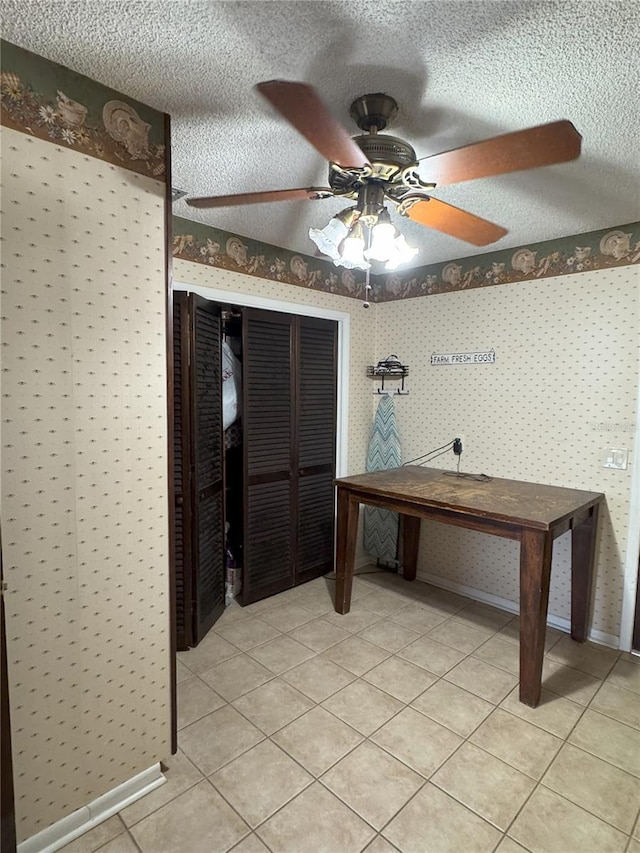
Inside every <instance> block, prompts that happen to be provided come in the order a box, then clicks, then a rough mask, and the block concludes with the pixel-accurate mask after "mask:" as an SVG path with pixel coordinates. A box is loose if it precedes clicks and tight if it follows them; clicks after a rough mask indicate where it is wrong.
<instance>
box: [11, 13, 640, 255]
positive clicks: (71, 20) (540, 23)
mask: <svg viewBox="0 0 640 853" xmlns="http://www.w3.org/2000/svg"><path fill="white" fill-rule="evenodd" d="M638 12H639V6H638V3H637V2H636V0H617V2H616V0H613V2H609V0H594V1H593V2H590V0H578V2H573V0H558V2H546V1H545V2H532V0H523V1H522V2H510V0H504V2H502V0H497V2H492V0H478V2H475V1H474V0H471V2H465V0H433V1H432V2H418V0H414V2H388V1H387V0H360V2H304V1H303V0H298V2H207V0H189V1H188V2H187V1H186V0H185V2H176V0H173V2H171V0H143V2H140V0H138V1H137V2H136V0H126V2H121V0H56V2H51V0H0V14H1V16H2V35H3V37H4V38H5V39H7V40H8V41H12V42H14V43H16V44H19V45H21V46H23V47H25V48H28V49H29V50H33V51H35V52H36V53H39V54H41V55H43V56H46V57H48V58H50V59H52V60H55V61H56V62H61V63H63V64H65V65H68V66H70V67H71V68H73V69H75V70H77V71H79V72H81V73H83V74H86V75H88V76H90V77H92V78H94V79H96V80H99V81H100V82H102V83H104V84H106V85H108V86H111V87H113V88H115V89H117V90H119V91H121V92H123V93H126V94H128V95H130V96H132V97H134V98H136V99H138V100H140V101H143V102H144V103H147V104H149V105H150V106H153V107H156V108H158V109H160V110H164V111H167V112H169V113H170V114H171V117H172V126H173V185H174V186H176V187H180V188H183V189H185V190H188V192H189V194H190V195H213V194H222V193H232V192H243V191H251V190H262V189H281V188H287V187H299V186H310V185H325V184H326V178H327V165H326V163H325V162H324V161H323V160H322V158H321V156H320V155H319V154H317V153H316V152H315V151H314V149H313V148H311V146H310V145H309V144H308V143H307V142H306V141H305V140H304V139H303V138H302V137H300V136H299V135H298V134H297V133H296V131H295V130H293V129H292V128H290V127H288V126H287V124H286V123H285V122H284V121H283V120H282V119H280V118H279V117H278V116H277V115H276V114H275V113H273V112H272V110H271V109H270V107H269V106H268V104H266V102H263V101H262V99H261V98H260V97H259V96H258V95H257V94H256V93H255V92H254V91H253V86H254V84H255V83H257V82H259V81H261V80H269V79H273V78H280V79H288V80H301V81H305V82H307V83H310V84H312V85H313V86H315V87H316V88H317V89H318V90H319V91H320V92H321V94H322V96H323V99H324V100H325V102H326V103H327V104H328V105H329V106H330V108H331V109H332V111H333V112H334V113H335V115H336V116H337V117H338V118H339V119H340V120H341V121H343V123H344V124H345V126H346V127H347V128H349V129H350V130H352V131H353V132H354V133H357V132H358V131H357V129H356V128H355V125H353V124H352V123H351V121H350V119H349V114H348V109H349V105H350V103H351V102H352V100H353V99H354V98H355V97H356V96H358V95H360V94H363V93H366V92H376V91H384V92H387V93H389V94H390V95H393V97H395V98H396V100H397V101H398V102H399V104H400V114H399V116H398V119H397V121H396V123H395V124H394V126H393V127H392V128H390V129H389V130H390V132H391V133H393V134H394V135H396V136H400V137H403V138H405V139H407V141H409V142H411V144H412V145H413V146H414V148H415V149H416V151H417V153H418V157H424V156H426V155H428V154H432V153H437V152H439V151H443V150H447V149H450V148H455V147H457V146H459V145H462V144H465V143H468V142H473V141H476V140H480V139H484V138H487V137H490V136H494V135H497V134H501V133H506V132H509V131H512V130H517V129H520V128H524V127H530V126H532V125H536V124H540V123H543V122H548V121H553V120H555V119H559V118H568V119H570V120H571V121H572V122H573V123H574V124H575V126H576V127H577V128H578V130H579V132H580V133H581V134H582V136H583V137H584V141H583V153H582V156H581V158H580V159H579V160H578V161H576V162H574V163H569V164H564V165H558V166H551V167H547V168H544V169H537V170H533V171H530V172H522V173H515V174H512V175H508V176H504V177H499V178H486V179H483V180H478V181H472V182H469V183H465V184H458V185H456V186H447V187H443V188H442V189H441V190H435V191H434V193H433V195H434V196H437V197H439V198H441V199H443V200H444V201H447V202H450V203H452V204H455V205H457V206H459V207H464V208H466V209H468V210H470V211H471V212H473V213H476V214H478V215H479V216H482V217H484V218H486V219H490V220H493V221H495V222H497V223H499V224H501V225H503V226H505V227H506V228H507V229H508V231H509V233H508V234H507V236H506V237H504V238H503V239H502V240H501V241H500V242H498V243H496V244H494V246H493V247H491V248H492V249H493V248H495V249H500V248H509V247H512V246H516V245H521V244H523V243H526V242H534V241H539V240H545V239H550V238H553V237H558V236H562V235H567V234H573V233H578V232H582V231H590V230H595V229H599V228H606V227H609V226H612V225H619V224H623V223H625V222H630V221H634V220H637V219H640V184H639V179H638V174H639V170H638V167H639V165H640V161H639V154H638V152H639V146H638V140H639V139H640V62H638V53H637V51H638V42H639V37H640V23H639V20H640V15H639V14H638ZM428 177H429V176H428V175H427V174H423V178H424V179H428ZM342 207H344V201H342V202H341V201H339V200H336V199H328V200H325V201H316V202H282V203H279V204H270V205H255V206H252V207H241V208H225V209H218V210H215V211H209V212H205V211H196V210H194V209H192V208H189V207H187V206H186V205H185V204H184V202H179V203H177V204H176V205H175V206H174V212H175V213H177V214H179V215H181V216H186V217H188V218H191V219H198V220H200V221H203V222H207V223H209V224H211V225H215V226H218V227H221V228H224V229H227V230H229V231H233V232H236V233H238V234H243V235H245V236H249V237H254V238H256V239H259V240H263V241H265V242H269V243H274V244H276V245H280V246H283V247H286V248H289V249H293V250H296V251H301V252H306V253H308V254H313V251H314V250H315V247H314V246H313V244H312V243H311V241H310V240H309V238H308V236H307V231H308V229H309V227H310V226H313V227H322V226H323V225H325V224H326V222H327V221H328V220H329V218H330V215H331V214H332V213H333V212H335V211H336V210H339V209H341V208H342ZM397 224H400V227H401V229H402V231H403V233H404V234H405V235H406V237H407V239H408V241H409V242H410V243H411V244H413V245H416V246H420V254H419V256H418V258H417V260H416V261H415V262H414V263H416V264H418V263H422V264H426V263H432V262H436V261H441V260H447V259H450V258H456V257H463V256H465V255H472V254H475V253H477V252H478V249H476V248H475V247H473V246H469V245H468V244H466V243H463V242H460V241H458V240H455V239H453V238H451V237H447V236H444V235H441V234H438V233H436V232H434V231H430V230H427V229H424V228H422V227H421V226H419V225H416V224H414V223H411V222H408V221H407V220H404V219H402V220H401V221H400V222H399V223H397Z"/></svg>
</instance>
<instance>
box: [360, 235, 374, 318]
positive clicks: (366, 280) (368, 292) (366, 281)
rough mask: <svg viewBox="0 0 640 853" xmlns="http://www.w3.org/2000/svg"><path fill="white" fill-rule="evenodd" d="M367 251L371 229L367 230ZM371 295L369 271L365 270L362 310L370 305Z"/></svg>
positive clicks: (369, 245) (369, 244)
mask: <svg viewBox="0 0 640 853" xmlns="http://www.w3.org/2000/svg"><path fill="white" fill-rule="evenodd" d="M367 231H368V234H367V249H370V248H371V231H372V229H371V228H367ZM370 295H371V270H370V269H369V268H367V269H366V270H365V273H364V302H363V303H362V307H363V308H368V307H369V305H370V304H371V303H370V302H369V296H370Z"/></svg>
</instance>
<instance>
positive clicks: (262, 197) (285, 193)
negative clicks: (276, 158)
mask: <svg viewBox="0 0 640 853" xmlns="http://www.w3.org/2000/svg"><path fill="white" fill-rule="evenodd" d="M332 195H333V191H332V190H331V189H329V188H328V187H306V188H305V187H301V188H300V189H295V190H265V191H264V192H259V193H238V194H236V195H210V196H202V197H201V198H187V199H185V201H186V202H187V204H188V205H190V206H191V207H233V206H235V205H238V204H264V203H265V202H268V201H296V200H297V199H320V198H329V197H330V196H332Z"/></svg>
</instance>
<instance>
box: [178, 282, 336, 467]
mask: <svg viewBox="0 0 640 853" xmlns="http://www.w3.org/2000/svg"><path fill="white" fill-rule="evenodd" d="M173 289H174V290H186V291H187V292H191V293H197V294H198V296H203V297H204V298H205V299H210V300H211V301H212V302H222V303H227V304H228V303H231V304H233V305H239V306H241V307H243V308H262V309H263V310H265V311H280V312H281V313H283V314H298V315H299V316H303V317H320V318H322V319H325V320H335V321H336V322H337V324H338V377H337V379H338V389H337V398H338V405H337V412H336V477H346V476H347V474H348V453H349V353H350V347H351V315H350V314H348V313H347V312H346V311H333V310H332V309H330V308H318V307H316V306H314V305H302V304H300V303H299V302H285V301H283V300H280V299H269V298H268V297H266V296H257V295H255V294H252V293H241V292H238V291H234V290H220V289H218V288H214V287H201V286H198V285H195V284H188V283H187V282H182V281H176V280H175V279H174V281H173Z"/></svg>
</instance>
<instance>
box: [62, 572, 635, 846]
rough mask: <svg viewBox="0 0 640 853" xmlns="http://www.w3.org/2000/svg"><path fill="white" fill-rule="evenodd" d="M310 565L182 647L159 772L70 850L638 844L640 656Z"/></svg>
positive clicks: (424, 588)
mask: <svg viewBox="0 0 640 853" xmlns="http://www.w3.org/2000/svg"><path fill="white" fill-rule="evenodd" d="M333 587H334V582H333V581H332V580H331V579H330V578H322V579H319V580H316V581H312V582H310V583H308V584H305V585H304V586H302V587H298V588H296V589H294V590H288V591H287V592H286V593H282V594H281V595H277V596H274V597H272V598H270V599H268V600H266V601H261V602H258V603H257V604H255V605H251V606H250V607H246V608H239V607H237V606H233V607H231V608H228V609H227V611H226V612H225V614H224V616H223V617H222V618H221V619H220V621H219V622H218V623H217V624H216V625H215V626H214V630H213V631H211V632H210V634H209V635H208V636H207V637H206V638H205V640H204V641H203V642H202V643H201V644H200V646H199V647H198V648H197V649H194V650H192V651H189V652H185V653H180V654H179V656H178V658H179V661H178V664H179V665H178V681H179V684H178V712H179V716H178V719H179V726H180V732H179V747H180V750H179V752H178V754H177V755H175V756H173V757H171V758H169V759H168V761H167V764H168V766H169V770H168V772H167V779H168V782H167V784H165V785H163V786H162V787H160V788H158V789H157V790H156V791H154V792H153V793H151V794H149V795H148V796H147V797H145V798H144V799H142V800H140V801H138V802H137V803H134V804H133V805H131V806H129V807H128V808H126V809H124V811H123V812H121V814H120V815H116V816H115V817H113V818H110V819H109V820H108V821H107V822H106V823H104V824H102V825H101V826H99V827H97V828H96V829H95V830H93V831H92V832H90V833H87V835H85V836H83V837H82V838H80V839H77V840H76V841H75V842H73V843H72V844H71V845H69V846H68V847H67V848H65V850H66V851H67V853H93V851H95V850H100V851H102V853H136V851H142V853H216V852H217V851H219V852H220V853H226V851H233V853H265V851H266V853H268V851H272V853H359V851H366V853H393V851H401V853H484V851H486V853H491V851H496V853H518V851H519V852H520V853H522V851H531V853H537V851H556V853H589V851H592V853H604V851H612V852H613V851H620V853H640V819H639V816H638V812H639V810H640V697H639V696H638V694H639V693H640V659H638V658H632V657H631V656H630V655H621V654H619V653H618V652H615V651H613V650H610V649H606V648H604V647H602V646H595V645H592V644H586V645H582V646H580V645H578V644H576V643H573V642H572V641H571V640H570V639H569V638H568V637H567V636H566V635H564V634H563V633H561V632H560V631H557V630H554V629H548V631H547V643H546V658H545V666H544V674H543V678H544V682H543V687H544V691H543V700H542V704H541V705H540V706H539V707H538V708H536V709H531V708H527V707H526V706H524V705H522V704H520V702H519V701H518V697H517V694H518V688H517V681H518V679H517V674H518V619H517V617H513V616H512V615H511V614H508V613H504V612H502V611H499V610H495V609H493V608H491V607H487V606H485V605H482V604H478V603H474V602H471V601H469V600H468V599H466V598H463V597H461V596H458V595H455V594H453V593H449V592H446V591H444V590H437V589H435V588H434V587H430V586H429V585H427V584H422V583H418V582H415V583H413V584H409V583H406V582H405V581H403V580H402V579H401V578H399V577H397V576H395V575H390V574H387V573H375V572H374V571H372V572H369V573H366V574H365V573H362V574H359V575H358V577H357V578H356V579H355V581H354V597H353V605H352V610H351V613H350V614H349V615H348V616H339V615H338V614H336V613H334V611H333V601H332V593H333Z"/></svg>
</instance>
